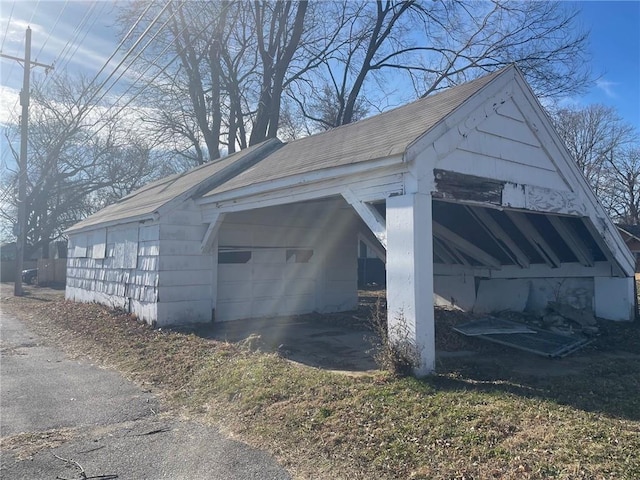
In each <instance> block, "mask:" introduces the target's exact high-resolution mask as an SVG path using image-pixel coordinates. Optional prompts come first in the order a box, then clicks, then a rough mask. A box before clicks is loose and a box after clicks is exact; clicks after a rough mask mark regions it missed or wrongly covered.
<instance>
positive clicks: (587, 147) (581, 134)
mask: <svg viewBox="0 0 640 480" xmlns="http://www.w3.org/2000/svg"><path fill="white" fill-rule="evenodd" d="M551 117H552V119H553V122H554V124H555V127H556V130H557V132H558V133H559V134H560V136H561V137H562V139H563V140H564V143H565V145H566V146H567V148H568V149H569V152H570V153H571V155H572V157H573V158H574V160H575V161H576V163H577V164H578V167H580V169H581V170H582V173H583V174H584V176H585V178H586V179H587V181H588V182H589V184H590V185H591V188H592V189H593V190H594V192H595V193H596V195H599V194H601V193H602V192H603V189H604V187H605V186H606V185H607V184H608V183H609V182H610V178H609V168H610V167H611V166H612V165H613V164H615V163H616V162H617V155H618V153H619V152H620V151H622V150H623V149H624V148H625V147H627V146H628V145H629V144H630V143H631V142H632V141H633V140H634V135H635V132H634V130H633V128H632V127H631V126H629V125H627V124H625V123H624V122H623V121H622V119H621V118H620V116H619V115H618V114H617V112H616V111H615V109H613V108H611V107H607V106H604V105H598V104H595V105H589V106H587V107H584V108H578V107H564V108H560V109H556V110H555V111H552V112H551Z"/></svg>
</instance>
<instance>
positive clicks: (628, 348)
mask: <svg viewBox="0 0 640 480" xmlns="http://www.w3.org/2000/svg"><path fill="white" fill-rule="evenodd" d="M0 288H1V290H0V292H1V296H0V298H1V300H2V301H0V308H1V305H2V303H3V302H4V301H5V300H8V299H10V298H11V297H12V295H13V289H12V284H9V283H3V284H1V287H0ZM25 295H26V296H28V297H30V298H31V299H37V300H39V301H42V302H48V301H52V300H61V299H62V298H64V290H62V289H59V288H58V289H54V288H47V287H34V286H25ZM385 307H386V305H385V291H384V290H362V291H360V304H359V307H358V309H357V310H356V311H353V312H346V313H338V314H324V315H320V314H309V315H297V316H291V317H273V318H263V319H251V320H239V321H233V322H226V323H220V324H209V325H193V326H185V327H179V328H176V329H175V330H178V331H182V332H185V333H194V334H196V335H198V336H202V337H204V338H211V339H216V340H223V341H229V342H233V343H242V344H243V345H245V346H247V347H248V348H250V349H253V350H260V351H265V352H278V353H279V354H280V355H281V356H282V357H284V358H287V359H289V360H291V361H294V362H298V363H301V364H305V365H309V366H313V367H317V368H323V369H327V370H334V371H344V372H351V373H365V372H370V371H374V370H376V369H377V368H378V367H377V364H376V361H375V359H374V357H375V353H376V351H377V349H378V348H379V347H380V338H379V336H378V335H377V333H376V328H375V326H374V325H373V323H375V322H374V319H376V318H378V319H382V321H384V313H382V312H383V311H384V309H385ZM435 313H436V315H435V317H436V368H437V370H438V371H450V370H455V369H469V368H477V369H489V370H492V369H495V368H499V369H501V370H509V371H512V372H513V373H516V374H520V375H527V376H539V377H542V376H562V375H572V374H580V373H582V372H584V371H585V370H587V369H589V368H593V365H594V361H596V359H597V361H602V362H606V361H610V360H616V359H628V358H633V359H635V358H638V357H639V356H640V337H639V336H638V334H637V332H638V328H637V325H636V324H637V322H608V321H601V322H599V325H600V334H599V335H598V336H597V337H596V338H594V339H593V342H592V343H591V344H589V345H587V346H586V347H584V348H583V349H581V350H579V351H577V352H575V353H573V354H571V355H570V356H567V357H565V358H547V357H544V356H540V355H535V354H532V353H528V352H524V351H520V350H516V349H513V348H509V347H506V346H501V345H497V344H494V343H489V342H486V341H483V340H479V339H475V338H470V337H465V336H463V335H461V334H459V333H457V332H455V331H454V330H453V329H452V327H454V326H456V325H459V324H461V323H464V322H468V321H470V320H472V319H474V318H478V315H474V314H472V313H467V312H462V311H459V310H450V309H444V308H438V309H436V312H435ZM629 332H631V333H629Z"/></svg>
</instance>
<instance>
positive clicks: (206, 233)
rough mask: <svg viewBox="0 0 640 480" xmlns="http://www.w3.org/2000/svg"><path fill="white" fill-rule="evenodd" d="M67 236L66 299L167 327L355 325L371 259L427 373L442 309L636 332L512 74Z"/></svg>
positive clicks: (152, 191) (601, 233)
mask: <svg viewBox="0 0 640 480" xmlns="http://www.w3.org/2000/svg"><path fill="white" fill-rule="evenodd" d="M67 233H68V235H69V259H68V270H67V289H66V296H67V298H68V299H72V300H77V301H97V302H100V303H105V304H108V305H112V306H114V307H121V308H125V309H127V310H128V311H130V312H132V313H134V314H136V315H138V316H139V317H141V318H143V319H144V320H146V321H147V322H149V323H153V324H157V325H160V326H161V325H169V324H178V323H186V322H210V321H226V320H234V319H240V318H248V317H260V316H274V315H285V314H298V313H307V312H312V311H317V312H336V311H344V310H349V309H352V308H354V307H355V306H356V305H357V247H358V242H359V241H364V242H366V243H367V245H368V247H369V248H370V249H373V250H375V251H377V252H378V253H379V255H380V256H381V258H385V257H386V265H387V303H388V317H389V322H390V323H392V324H393V323H394V322H398V321H400V319H402V321H403V322H406V325H407V326H408V327H409V330H410V332H411V336H412V337H413V338H412V340H413V341H414V342H415V343H416V345H417V347H418V349H419V351H420V355H421V367H420V369H419V371H418V373H427V372H429V371H431V370H433V368H434V362H435V346H434V309H433V307H434V303H446V304H453V305H456V306H458V307H460V308H463V309H468V310H470V309H474V310H476V311H492V310H503V309H513V310H530V311H538V310H542V309H543V308H544V307H545V306H546V304H547V302H548V301H550V300H560V301H562V302H564V303H568V304H570V305H573V306H576V307H589V308H593V309H594V311H595V313H596V315H598V316H600V317H603V318H607V319H612V320H629V319H631V318H632V317H633V314H634V279H633V274H634V259H633V256H632V255H631V253H630V252H629V250H628V248H627V247H626V245H625V244H624V242H623V241H622V239H621V238H620V236H619V234H618V233H617V230H616V228H615V226H614V225H613V224H612V223H611V221H610V220H609V218H608V217H607V215H606V213H605V211H604V210H603V208H602V207H601V205H600V204H599V202H598V200H597V199H596V198H595V196H594V194H593V193H592V192H591V190H590V189H589V187H588V185H587V183H586V181H585V179H584V178H583V176H582V175H581V173H580V172H579V170H578V168H577V167H576V165H575V164H574V162H573V161H572V159H571V158H570V156H569V154H568V152H567V151H566V149H565V148H564V146H563V144H562V142H561V140H560V139H559V138H558V136H557V134H556V133H555V132H554V130H553V128H552V126H551V123H550V121H549V119H548V117H547V116H546V114H545V113H544V111H543V109H542V107H541V106H540V104H539V103H538V101H537V99H536V97H535V96H534V94H533V93H532V91H531V90H530V88H529V87H528V85H527V84H526V82H525V80H524V78H523V76H522V74H521V73H520V72H519V70H518V69H517V68H516V67H514V66H511V67H507V68H505V69H502V70H500V71H498V72H496V73H493V74H490V75H487V76H485V77H482V78H479V79H477V80H475V81H472V82H469V83H466V84H463V85H460V86H458V87H454V88H451V89H449V90H446V91H443V92H441V93H438V94H436V95H433V96H430V97H427V98H424V99H421V100H418V101H416V102H413V103H411V104H409V105H406V106H403V107H400V108H397V109H394V110H391V111H388V112H384V113H382V114H380V115H377V116H375V117H371V118H368V119H365V120H362V121H359V122H356V123H353V124H350V125H346V126H343V127H339V128H336V129H333V130H330V131H328V132H325V133H321V134H318V135H314V136H311V137H306V138H303V139H300V140H296V141H293V142H290V143H286V144H283V143H281V142H279V141H278V140H270V141H267V142H265V143H263V144H260V145H257V146H254V147H251V148H249V149H247V150H243V151H241V152H238V153H236V154H234V155H231V156H228V157H226V158H224V159H222V160H220V161H218V162H215V163H211V164H206V165H204V166H202V167H199V168H196V169H193V170H191V171H189V172H187V173H185V174H181V175H176V176H172V177H169V178H166V179H163V180H160V181H158V182H154V183H152V184H150V185H148V186H146V187H144V188H142V189H140V190H138V191H136V192H134V193H133V194H131V195H129V196H127V197H125V198H123V199H122V200H120V201H119V202H118V203H116V204H114V205H111V206H109V207H107V208H105V209H104V210H102V211H100V212H98V213H96V214H95V215H93V216H91V217H89V218H87V219H85V220H83V221H82V222H80V223H78V224H77V225H75V226H74V227H72V228H71V229H70V230H68V232H67Z"/></svg>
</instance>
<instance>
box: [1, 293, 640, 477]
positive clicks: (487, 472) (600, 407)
mask: <svg viewBox="0 0 640 480" xmlns="http://www.w3.org/2000/svg"><path fill="white" fill-rule="evenodd" d="M49 300H50V301H42V299H37V298H36V297H34V296H27V297H24V298H20V299H14V298H5V299H3V308H6V309H7V310H9V311H11V312H13V313H15V314H16V315H19V316H20V317H22V318H25V319H26V320H28V321H29V324H30V325H31V326H32V328H34V329H35V330H37V331H38V332H39V333H41V334H43V335H45V336H46V337H47V338H49V339H51V340H53V341H54V342H55V343H56V344H58V345H62V346H64V347H65V348H67V349H68V350H69V351H71V352H75V353H77V354H79V355H83V356H88V357H91V358H92V359H93V360H94V361H99V362H102V363H104V364H107V365H111V366H114V367H115V368H117V369H119V370H120V371H122V372H124V373H125V375H127V376H129V377H130V378H133V379H134V380H136V381H137V382H139V383H141V384H146V385H151V386H152V388H153V389H154V390H155V391H156V392H157V393H159V394H161V395H162V396H163V397H164V398H165V400H166V401H167V402H168V404H170V405H172V406H174V407H176V408H177V409H179V410H180V411H182V412H184V413H185V414H188V415H191V416H196V417H198V418H200V419H203V420H205V421H208V422H210V423H212V424H215V425H217V426H220V427H221V428H223V429H224V430H227V431H228V432H231V433H233V434H235V435H237V436H240V437H241V438H243V439H245V440H247V441H248V442H249V443H251V444H253V445H256V446H259V447H263V448H267V449H268V450H270V451H271V452H273V453H274V454H275V455H276V456H277V457H278V458H279V459H280V460H281V461H282V462H283V463H284V464H285V466H287V467H288V468H290V469H291V471H292V472H293V473H294V475H295V476H296V477H298V478H314V479H316V478H331V479H334V478H336V479H337V478H349V479H370V478H381V479H382V478H389V479H396V478H399V479H400V478H401V479H407V478H409V479H484V478H502V479H546V478H558V479H599V478H602V479H605V478H611V479H636V478H640V453H639V452H640V404H639V397H640V395H639V394H640V374H639V372H640V357H639V356H638V355H637V354H638V350H637V346H638V335H639V330H638V325H637V324H615V325H612V324H607V328H608V331H607V335H606V336H605V337H603V338H602V339H601V340H599V341H598V342H596V343H595V344H594V345H593V347H591V349H590V350H589V351H587V352H584V353H583V354H581V356H578V357H577V358H576V359H575V360H574V364H572V365H574V366H575V369H574V370H572V371H571V372H569V373H567V374H562V375H549V376H544V375H542V376H541V375H530V374H527V373H526V372H524V373H523V372H520V373H518V370H517V369H512V368H511V367H510V365H507V364H505V363H504V361H505V359H506V358H507V356H508V355H510V357H509V358H511V359H515V362H516V363H517V362H518V361H521V360H522V359H523V358H525V357H523V354H521V353H518V352H513V351H511V352H508V353H505V352H504V350H503V349H501V348H500V347H494V346H490V347H486V346H483V347H482V348H491V349H493V350H491V351H490V354H489V355H486V356H485V357H482V359H480V358H479V357H475V356H474V357H471V358H468V359H452V360H449V361H447V362H443V363H441V364H440V365H439V373H438V374H437V375H433V376H431V377H428V378H427V379H424V380H416V379H414V378H397V377H395V376H393V375H390V374H387V373H384V372H380V373H377V374H373V375H364V376H356V377H350V376H346V375H342V374H336V373H332V372H327V371H323V370H319V369H315V368H310V367H305V366H301V365H298V364H294V363H291V362H288V361H286V360H284V359H282V358H280V357H279V356H277V355H275V354H266V353H259V352H253V351H250V350H249V349H248V348H243V347H242V346H239V345H234V344H230V343H224V342H217V341H212V340H206V339H203V338H199V337H197V336H194V335H187V334H181V333H176V332H171V331H163V330H152V329H150V328H149V327H147V326H145V325H143V324H141V323H140V322H137V321H135V320H134V319H132V318H130V317H129V316H128V315H125V314H123V313H121V312H114V311H109V310H107V309H105V308H104V307H101V306H98V305H92V304H74V303H69V302H65V301H62V300H60V299H49ZM473 346H474V345H473V344H472V343H471V344H466V345H463V347H464V348H472V347H473ZM526 358H529V359H530V357H528V356H527V357H526ZM480 360H482V361H480ZM543 360H544V359H541V360H540V361H543ZM530 361H536V360H535V359H534V360H531V359H530ZM579 367H584V368H579Z"/></svg>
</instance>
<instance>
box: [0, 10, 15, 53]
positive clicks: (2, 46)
mask: <svg viewBox="0 0 640 480" xmlns="http://www.w3.org/2000/svg"><path fill="white" fill-rule="evenodd" d="M15 6H16V2H15V1H14V2H13V4H12V5H11V13H9V20H8V21H7V29H6V30H5V31H4V36H3V37H2V45H0V53H2V52H3V50H4V42H5V40H6V39H7V33H9V25H11V19H12V18H13V9H14V8H15Z"/></svg>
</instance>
